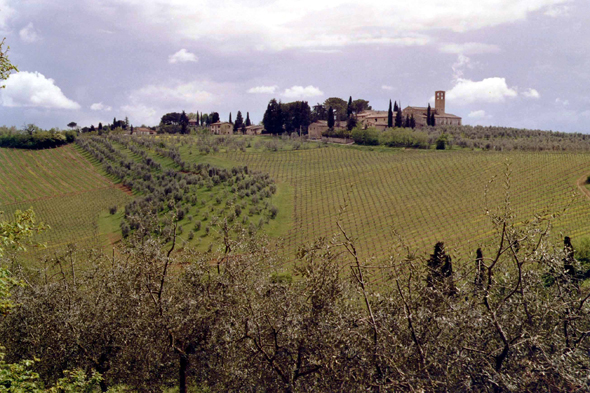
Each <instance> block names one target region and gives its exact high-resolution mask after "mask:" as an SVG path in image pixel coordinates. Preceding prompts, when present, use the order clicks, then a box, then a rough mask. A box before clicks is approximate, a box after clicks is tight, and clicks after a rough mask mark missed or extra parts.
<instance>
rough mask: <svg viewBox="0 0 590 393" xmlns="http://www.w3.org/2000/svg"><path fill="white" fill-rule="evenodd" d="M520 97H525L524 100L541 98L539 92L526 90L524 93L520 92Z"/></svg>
mask: <svg viewBox="0 0 590 393" xmlns="http://www.w3.org/2000/svg"><path fill="white" fill-rule="evenodd" d="M522 95H523V96H525V97H526V98H535V99H537V98H541V94H539V92H538V91H537V90H535V89H531V88H529V89H527V90H525V91H523V92H522Z"/></svg>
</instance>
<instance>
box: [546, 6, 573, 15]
mask: <svg viewBox="0 0 590 393" xmlns="http://www.w3.org/2000/svg"><path fill="white" fill-rule="evenodd" d="M569 13H570V7H568V6H567V5H561V6H560V5H553V6H551V7H549V8H548V9H547V11H545V15H547V16H550V17H552V18H558V17H560V16H568V15H569Z"/></svg>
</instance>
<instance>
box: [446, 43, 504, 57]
mask: <svg viewBox="0 0 590 393" xmlns="http://www.w3.org/2000/svg"><path fill="white" fill-rule="evenodd" d="M438 50H439V52H442V53H452V54H456V55H459V54H463V55H476V54H480V53H498V52H500V47H499V46H498V45H491V44H484V43H481V42H466V43H463V44H454V43H449V44H443V45H441V46H440V47H439V48H438Z"/></svg>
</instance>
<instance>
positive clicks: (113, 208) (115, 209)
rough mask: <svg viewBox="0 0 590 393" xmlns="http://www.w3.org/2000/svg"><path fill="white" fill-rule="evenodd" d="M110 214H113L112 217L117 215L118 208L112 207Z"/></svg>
mask: <svg viewBox="0 0 590 393" xmlns="http://www.w3.org/2000/svg"><path fill="white" fill-rule="evenodd" d="M109 213H111V216H112V215H113V214H115V213H117V206H111V208H110V209H109Z"/></svg>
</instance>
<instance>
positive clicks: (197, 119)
mask: <svg viewBox="0 0 590 393" xmlns="http://www.w3.org/2000/svg"><path fill="white" fill-rule="evenodd" d="M195 120H196V121H197V125H199V112H197V118H196V119H195Z"/></svg>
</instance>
